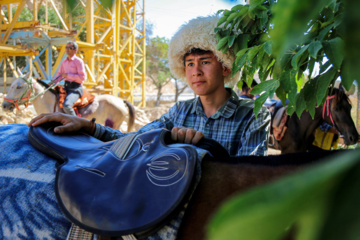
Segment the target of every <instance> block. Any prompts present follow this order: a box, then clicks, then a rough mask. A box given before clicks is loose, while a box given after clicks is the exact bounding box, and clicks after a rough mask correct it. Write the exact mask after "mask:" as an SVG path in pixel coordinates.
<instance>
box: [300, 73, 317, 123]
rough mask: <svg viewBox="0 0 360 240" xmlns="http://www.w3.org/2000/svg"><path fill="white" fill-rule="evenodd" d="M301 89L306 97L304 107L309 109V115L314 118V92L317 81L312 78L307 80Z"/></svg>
mask: <svg viewBox="0 0 360 240" xmlns="http://www.w3.org/2000/svg"><path fill="white" fill-rule="evenodd" d="M303 91H304V98H305V99H306V102H305V103H306V109H308V110H309V113H310V115H311V117H312V118H313V119H314V116H315V105H316V94H314V92H317V81H315V80H314V79H311V80H310V81H308V82H307V83H306V84H305V86H304V88H303Z"/></svg>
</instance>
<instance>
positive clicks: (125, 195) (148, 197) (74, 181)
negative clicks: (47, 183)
mask: <svg viewBox="0 0 360 240" xmlns="http://www.w3.org/2000/svg"><path fill="white" fill-rule="evenodd" d="M55 126H56V125H54V124H52V123H50V124H44V125H42V126H40V127H36V128H30V131H29V140H30V142H31V143H32V144H33V145H34V146H35V147H36V148H38V149H39V150H40V151H42V152H45V153H47V154H49V155H50V156H53V157H54V158H56V159H57V160H58V161H59V162H60V164H61V165H60V166H59V167H58V170H57V175H56V183H55V192H56V196H57V199H58V202H59V205H60V207H61V209H62V210H63V212H64V213H65V215H66V216H67V217H68V218H69V219H70V220H71V221H72V222H73V223H75V224H76V225H77V226H80V227H81V228H83V229H85V230H87V231H90V232H92V233H96V234H100V235H108V236H122V235H127V234H135V235H136V236H139V237H144V236H148V235H149V234H150V233H153V232H154V231H156V230H158V229H159V228H160V227H162V226H163V225H164V224H166V223H167V222H168V221H170V219H171V218H172V217H174V214H178V213H179V211H180V209H181V208H182V207H183V205H184V202H186V201H187V200H188V198H189V197H188V195H189V193H190V192H191V191H189V190H190V189H191V183H192V182H193V179H194V173H195V169H196V166H197V164H199V159H198V153H197V151H196V150H195V147H193V146H192V145H188V144H180V145H179V144H173V143H172V142H171V133H170V131H168V130H166V129H157V130H152V131H149V132H146V133H142V134H130V135H127V136H125V137H123V138H120V139H118V140H115V141H111V142H106V143H104V142H101V141H99V140H97V139H95V138H93V137H91V136H88V135H86V134H84V133H81V132H77V133H71V134H66V135H58V134H55V133H54V132H53V129H54V127H55ZM202 142H203V144H202V146H203V147H204V148H211V147H214V146H213V145H212V144H213V143H215V144H218V143H216V142H215V141H213V140H210V139H209V140H207V141H202ZM209 143H210V144H209ZM169 144H172V145H169Z"/></svg>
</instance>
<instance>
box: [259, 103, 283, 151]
mask: <svg viewBox="0 0 360 240" xmlns="http://www.w3.org/2000/svg"><path fill="white" fill-rule="evenodd" d="M287 103H288V101H286V104H287ZM264 105H265V106H266V107H267V108H268V109H269V111H270V114H271V131H270V133H271V137H272V138H274V139H275V140H276V141H280V140H281V139H282V138H283V137H284V134H285V132H286V130H287V126H286V122H287V120H288V115H287V113H286V108H287V107H286V106H285V107H284V106H283V104H282V102H281V101H280V100H273V99H271V100H267V101H266V102H265V103H264ZM272 138H270V145H271V146H273V147H275V148H277V149H279V146H278V144H276V142H275V140H274V139H272Z"/></svg>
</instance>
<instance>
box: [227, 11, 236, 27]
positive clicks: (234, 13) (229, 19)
mask: <svg viewBox="0 0 360 240" xmlns="http://www.w3.org/2000/svg"><path fill="white" fill-rule="evenodd" d="M238 16H239V12H233V13H231V14H230V16H229V17H228V18H227V20H226V23H225V27H226V26H227V25H228V24H229V23H230V22H231V21H232V20H234V19H235V18H236V17H238Z"/></svg>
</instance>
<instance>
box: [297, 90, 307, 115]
mask: <svg viewBox="0 0 360 240" xmlns="http://www.w3.org/2000/svg"><path fill="white" fill-rule="evenodd" d="M305 108H306V101H305V98H304V91H300V93H299V94H298V95H296V110H295V111H296V115H297V116H298V117H299V118H300V116H301V114H302V113H303V111H304V110H305Z"/></svg>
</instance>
